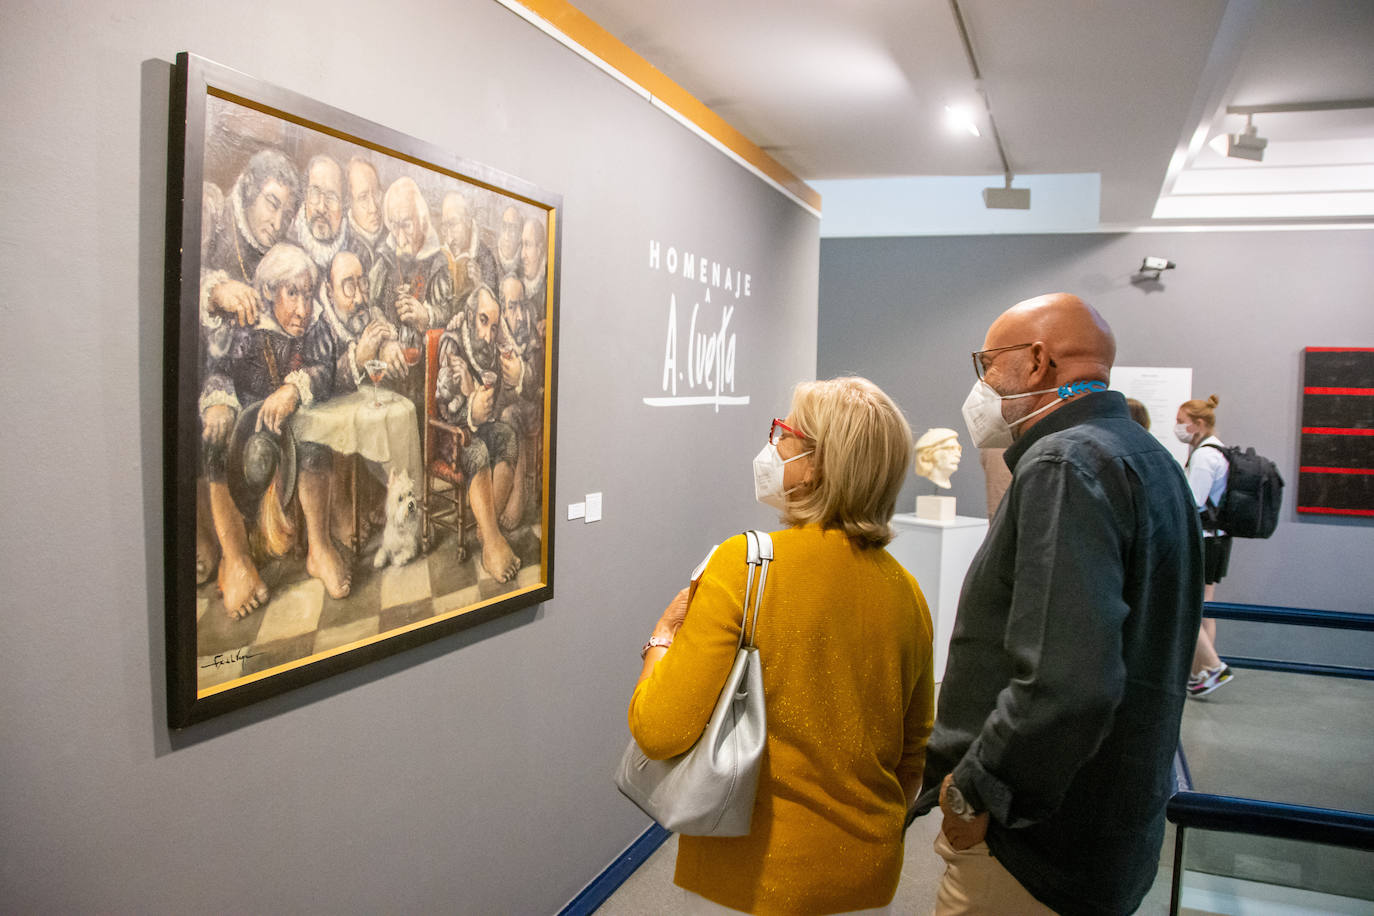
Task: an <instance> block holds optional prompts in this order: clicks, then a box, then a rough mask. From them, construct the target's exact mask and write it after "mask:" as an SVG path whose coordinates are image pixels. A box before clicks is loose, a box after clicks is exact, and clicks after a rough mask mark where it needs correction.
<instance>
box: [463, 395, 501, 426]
mask: <svg viewBox="0 0 1374 916" xmlns="http://www.w3.org/2000/svg"><path fill="white" fill-rule="evenodd" d="M495 401H496V389H495V388H487V387H485V386H483V387H480V388H478V389H477V390H476V391H474V392H473V393H472V397H471V398H470V399H469V400H468V404H469V405H470V406H469V408H468V410H469V413H468V415H469V416H470V417H471V418H472V425H473V426H481V425H482V424H483V423H486V422H487V421H488V420H490V419H491V408H492V405H493V404H494V403H495Z"/></svg>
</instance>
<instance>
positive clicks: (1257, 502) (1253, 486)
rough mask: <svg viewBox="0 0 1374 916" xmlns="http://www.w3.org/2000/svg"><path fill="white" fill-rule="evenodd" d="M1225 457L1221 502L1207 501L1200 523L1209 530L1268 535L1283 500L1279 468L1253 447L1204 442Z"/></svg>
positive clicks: (1233, 534)
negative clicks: (1243, 448)
mask: <svg viewBox="0 0 1374 916" xmlns="http://www.w3.org/2000/svg"><path fill="white" fill-rule="evenodd" d="M1202 447H1203V448H1214V449H1216V450H1217V451H1219V452H1221V453H1222V454H1223V455H1225V456H1226V464H1227V466H1228V468H1229V470H1228V471H1227V475H1226V492H1225V493H1223V494H1222V496H1221V505H1220V506H1214V505H1212V501H1211V500H1210V499H1209V500H1208V501H1207V511H1206V512H1205V513H1203V524H1204V526H1205V527H1206V528H1208V529H1220V530H1221V531H1225V532H1226V533H1227V534H1229V535H1232V536H1233V537H1238V538H1267V537H1269V535H1271V534H1273V533H1274V529H1275V528H1276V527H1278V524H1279V506H1280V505H1282V503H1283V478H1282V477H1280V476H1279V469H1278V467H1277V466H1276V465H1275V464H1274V462H1272V461H1270V460H1269V459H1268V458H1265V457H1264V456H1263V455H1256V454H1255V450H1254V449H1253V448H1247V449H1245V450H1244V451H1241V449H1240V446H1238V445H1228V446H1221V445H1216V444H1214V443H1206V444H1205V445H1204V446H1202Z"/></svg>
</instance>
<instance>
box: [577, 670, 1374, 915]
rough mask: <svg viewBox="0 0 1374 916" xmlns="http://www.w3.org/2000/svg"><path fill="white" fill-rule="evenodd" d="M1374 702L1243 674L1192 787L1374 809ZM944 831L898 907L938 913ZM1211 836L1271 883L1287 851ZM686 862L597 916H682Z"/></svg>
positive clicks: (671, 843) (1218, 701)
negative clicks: (681, 876)
mask: <svg viewBox="0 0 1374 916" xmlns="http://www.w3.org/2000/svg"><path fill="white" fill-rule="evenodd" d="M1372 701H1374V683H1370V682H1364V681H1353V680H1347V679H1341V678H1327V677H1312V676H1303V675H1291V674H1277V673H1272V672H1264V671H1239V672H1237V675H1236V678H1235V680H1233V681H1232V682H1231V683H1229V684H1226V685H1224V686H1223V687H1222V688H1220V689H1219V690H1217V691H1216V692H1215V693H1214V694H1212V695H1211V696H1209V697H1206V698H1201V699H1195V700H1190V701H1189V702H1188V705H1187V707H1186V709H1185V711H1184V721H1183V729H1182V738H1183V746H1184V748H1185V752H1186V753H1187V756H1188V760H1189V764H1190V767H1191V769H1192V772H1193V778H1194V783H1195V785H1196V787H1197V789H1198V790H1199V791H1212V792H1216V793H1218V794H1231V795H1242V796H1247V797H1251V798H1263V799H1268V800H1273V801H1284V802H1289V803H1296V804H1306V805H1316V806H1320V807H1337V806H1339V807H1343V808H1346V809H1349V810H1356V811H1364V812H1370V813H1374V780H1371V779H1370V778H1369V775H1368V773H1369V769H1368V768H1369V762H1370V761H1371V760H1374V702H1372ZM938 824H939V822H938V818H937V816H927V817H924V818H921V819H920V820H918V821H916V823H915V824H913V825H912V827H911V830H910V831H909V832H908V833H907V838H906V860H905V864H904V865H903V867H902V880H901V884H900V885H899V886H898V888H897V896H896V899H895V900H894V901H893V904H894V906H893V908H894V911H895V912H898V913H918V914H924V913H930V912H931V911H932V910H933V908H934V901H935V888H936V886H937V885H938V883H939V880H940V872H941V870H942V863H941V861H940V859H939V857H938V856H936V855H935V853H934V851H933V850H932V849H931V843H932V842H933V841H934V838H935V831H936V829H938ZM1173 836H1174V830H1173V826H1172V825H1170V827H1169V831H1168V834H1167V835H1166V837H1165V842H1164V848H1163V849H1162V850H1161V852H1160V864H1161V868H1160V873H1159V878H1158V879H1157V880H1156V881H1155V885H1154V887H1153V888H1152V889H1151V891H1150V894H1149V896H1148V897H1146V899H1145V903H1144V904H1143V905H1142V906H1141V908H1140V910H1139V911H1138V913H1140V914H1144V916H1160V914H1165V913H1167V912H1168V910H1169V906H1168V904H1169V884H1170V874H1169V872H1170V867H1171V864H1172V856H1173ZM1209 839H1210V842H1201V841H1202V840H1204V837H1202V836H1199V835H1198V832H1196V831H1194V832H1192V833H1191V835H1190V839H1189V843H1188V851H1189V859H1190V860H1191V864H1192V867H1195V868H1198V869H1199V870H1204V871H1207V872H1209V873H1212V874H1231V875H1238V876H1241V877H1248V878H1252V879H1255V878H1263V876H1262V875H1258V874H1254V873H1253V872H1254V869H1255V868H1256V862H1257V861H1260V863H1261V864H1263V863H1264V861H1265V859H1264V856H1263V855H1261V853H1264V854H1267V855H1268V856H1274V855H1278V853H1275V852H1274V847H1272V846H1269V847H1267V848H1266V849H1265V850H1258V849H1250V848H1249V847H1247V846H1246V845H1245V842H1244V841H1243V840H1242V841H1241V842H1237V841H1236V840H1235V839H1234V838H1233V837H1232V835H1222V834H1213V835H1211V837H1210V838H1209ZM1282 855H1283V857H1284V858H1285V859H1286V860H1287V861H1285V862H1276V863H1273V864H1272V866H1271V867H1272V868H1274V869H1276V873H1282V872H1285V871H1286V872H1289V873H1298V872H1299V871H1301V872H1304V873H1306V872H1307V871H1308V868H1309V867H1308V863H1306V862H1303V861H1301V860H1302V859H1303V858H1304V856H1305V855H1306V854H1305V853H1304V852H1303V851H1301V850H1298V851H1293V850H1291V849H1289V850H1286V851H1285V852H1283V853H1282ZM1311 855H1312V857H1313V858H1314V859H1318V860H1320V862H1321V863H1322V868H1323V869H1324V870H1325V872H1327V873H1328V874H1329V873H1330V872H1331V870H1332V866H1333V865H1334V864H1336V861H1338V860H1339V859H1340V858H1341V857H1340V856H1338V855H1333V854H1332V851H1331V850H1323V848H1321V847H1317V848H1315V849H1314V850H1311ZM676 856H677V839H676V837H673V838H670V839H669V840H668V841H667V842H666V843H664V844H663V846H661V847H660V848H659V849H658V850H657V851H656V852H655V853H654V855H653V856H651V857H650V858H649V860H648V861H646V862H645V863H644V865H642V866H641V867H640V868H639V869H638V871H636V872H635V873H634V874H633V875H632V876H631V877H630V878H629V880H627V881H626V882H625V883H624V884H623V885H621V887H620V888H619V889H618V890H617V891H616V893H615V894H614V895H612V896H611V898H610V899H609V900H608V901H606V903H605V904H604V905H602V907H601V908H600V909H599V910H597V913H598V914H601V916H643V914H671V913H674V912H677V911H678V910H679V909H680V902H681V899H682V898H681V893H682V892H681V891H680V890H679V889H678V888H677V887H676V886H675V885H674V884H673V862H674V860H675V858H676ZM1295 860H1297V861H1295ZM1365 861H1366V864H1367V860H1365ZM1237 866H1238V867H1237ZM1354 867H1356V868H1358V867H1359V865H1358V864H1356V865H1355V866H1354ZM1247 869H1248V870H1249V872H1250V873H1248V874H1247V873H1245V872H1246V870H1247ZM1365 871H1366V872H1367V869H1365Z"/></svg>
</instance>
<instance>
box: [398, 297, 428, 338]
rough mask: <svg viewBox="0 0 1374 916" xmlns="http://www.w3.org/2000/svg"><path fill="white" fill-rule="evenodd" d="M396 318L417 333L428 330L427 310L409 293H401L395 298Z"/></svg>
mask: <svg viewBox="0 0 1374 916" xmlns="http://www.w3.org/2000/svg"><path fill="white" fill-rule="evenodd" d="M396 317H398V318H400V319H401V320H402V321H404V322H405V323H406V324H408V325H410V326H411V327H412V328H414V329H415V330H417V331H424V330H427V329H428V328H429V309H427V308H425V306H424V303H422V302H420V300H419V299H416V298H415V297H414V296H412V295H410V293H403V294H402V295H399V296H397V297H396Z"/></svg>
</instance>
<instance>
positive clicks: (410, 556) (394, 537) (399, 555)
mask: <svg viewBox="0 0 1374 916" xmlns="http://www.w3.org/2000/svg"><path fill="white" fill-rule="evenodd" d="M419 555H420V504H419V503H418V502H416V500H415V483H414V481H412V480H411V479H410V474H409V472H407V471H397V470H395V469H394V468H393V469H392V471H391V474H390V476H388V477H387V483H386V527H385V528H383V529H382V546H381V547H378V548H377V556H376V558H375V559H374V560H373V561H372V565H373V566H375V567H376V568H377V569H381V568H382V567H384V566H386V565H387V564H388V563H392V564H394V565H396V566H404V565H405V564H407V563H409V562H410V561H411V560H414V559H415V558H416V557H418V556H419Z"/></svg>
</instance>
